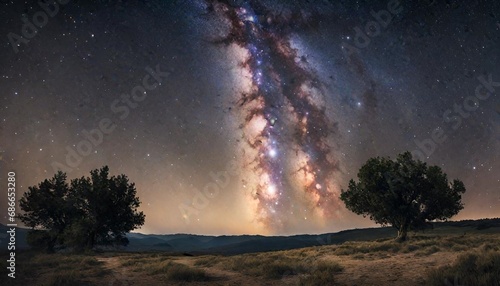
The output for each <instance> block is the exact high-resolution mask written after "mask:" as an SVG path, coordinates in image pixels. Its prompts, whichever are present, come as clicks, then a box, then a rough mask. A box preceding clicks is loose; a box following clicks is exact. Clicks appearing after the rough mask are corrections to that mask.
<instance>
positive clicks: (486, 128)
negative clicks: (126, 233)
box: [0, 0, 500, 235]
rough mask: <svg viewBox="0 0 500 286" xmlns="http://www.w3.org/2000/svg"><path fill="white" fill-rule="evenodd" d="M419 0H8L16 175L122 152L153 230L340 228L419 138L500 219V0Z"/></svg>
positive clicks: (6, 161)
mask: <svg viewBox="0 0 500 286" xmlns="http://www.w3.org/2000/svg"><path fill="white" fill-rule="evenodd" d="M411 2H412V3H405V2H403V1H401V2H398V1H395V0H389V1H341V0H340V1H327V0H323V1H284V0H281V1H278V0H248V1H236V0H235V1H228V0H219V1H216V0H208V1H207V0H188V1H167V0H164V1H160V0H153V1H68V0H64V1H63V0H61V1H60V3H59V4H57V8H56V6H54V5H48V6H45V7H42V6H43V5H42V6H40V5H39V4H38V3H37V2H36V1H31V0H26V1H1V3H0V7H1V9H0V19H1V26H0V32H1V33H0V34H1V35H2V37H3V38H2V39H3V40H2V41H1V45H0V170H1V172H2V174H0V179H1V181H0V183H1V184H2V185H5V187H3V188H2V189H6V178H7V172H8V171H15V172H16V174H17V176H16V178H17V181H18V190H17V197H18V198H20V197H21V194H22V192H24V191H26V190H27V188H28V186H32V185H35V184H37V183H39V182H40V181H42V180H43V179H45V178H49V177H52V176H53V174H54V173H55V172H56V171H57V170H58V169H60V170H63V171H66V172H67V173H68V177H69V178H76V177H80V176H84V175H88V173H89V171H90V170H91V169H95V168H99V167H102V166H103V165H109V167H110V170H111V173H112V174H116V175H118V174H121V173H123V174H126V175H127V176H128V177H129V178H130V180H131V181H133V182H135V183H136V187H137V190H138V196H139V197H140V199H141V201H142V206H141V210H142V211H144V213H145V214H146V223H145V225H144V226H143V227H142V228H141V229H140V230H139V231H141V232H145V233H177V232H186V233H198V234H243V233H252V234H254V233H258V234H266V235H269V234H295V233H324V232H331V231H339V230H342V229H348V228H355V227H366V226H373V225H374V224H373V223H372V222H371V221H369V220H368V219H363V218H362V217H360V216H356V215H354V214H352V213H350V212H349V211H347V210H346V209H345V207H344V205H343V203H342V202H341V201H340V200H339V198H338V196H339V194H340V191H341V189H345V188H346V187H347V182H348V180H349V179H351V178H355V176H356V174H357V170H358V169H359V168H360V167H361V165H362V164H363V163H364V162H365V161H366V160H367V159H368V158H370V157H374V156H390V157H391V158H394V157H395V156H396V155H397V154H398V153H401V152H404V151H407V150H408V151H412V153H413V154H414V156H415V157H417V158H418V159H421V160H424V161H426V162H428V163H429V164H432V165H438V166H440V167H442V168H443V170H444V171H445V172H446V173H447V174H448V175H449V179H455V178H458V179H461V180H463V181H464V183H465V186H466V188H467V192H466V194H465V195H464V197H463V201H464V203H465V208H464V210H463V211H462V212H461V213H460V214H459V215H457V216H456V217H454V219H476V218H483V217H500V179H499V177H500V176H499V170H500V157H499V154H500V128H499V123H500V101H499V99H498V96H497V93H496V92H500V57H499V55H500V53H499V51H500V2H499V1H495V0H491V1H465V0H464V1H451V0H448V1H430V0H425V1H424V0H423V1H411ZM47 13H48V14H50V15H47ZM23 19H24V20H23ZM33 23H34V24H33ZM35 24H38V25H39V26H36V25H35ZM34 29H36V32H35V31H34ZM6 202H7V196H6V195H5V196H0V204H1V205H2V206H6V205H7V203H6ZM0 209H3V207H2V208H0ZM6 215H7V214H6V211H5V214H2V216H1V217H2V220H1V221H0V222H1V223H6Z"/></svg>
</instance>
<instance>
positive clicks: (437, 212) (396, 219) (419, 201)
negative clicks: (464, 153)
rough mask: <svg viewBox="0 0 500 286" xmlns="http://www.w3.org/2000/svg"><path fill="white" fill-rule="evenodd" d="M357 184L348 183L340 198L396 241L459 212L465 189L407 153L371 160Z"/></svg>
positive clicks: (461, 183) (460, 182)
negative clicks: (385, 228)
mask: <svg viewBox="0 0 500 286" xmlns="http://www.w3.org/2000/svg"><path fill="white" fill-rule="evenodd" d="M358 180H359V182H358V183H356V182H355V181H354V180H352V179H351V180H350V182H349V188H348V189H347V191H344V190H342V194H341V195H340V199H341V200H342V201H344V203H345V205H346V207H347V208H348V209H349V210H351V211H353V212H354V213H356V214H360V215H363V216H365V217H366V216H369V217H370V219H371V220H373V221H375V222H376V223H379V224H382V225H392V226H393V227H395V228H397V229H398V236H397V239H398V240H400V241H404V240H406V239H407V233H408V231H409V230H414V229H418V228H421V227H422V225H425V224H426V223H427V222H428V221H432V220H446V219H448V218H450V217H452V216H454V215H456V214H457V213H458V212H459V211H460V210H462V209H463V204H462V202H461V199H462V194H463V193H465V186H464V184H463V182H462V181H459V180H453V182H452V183H450V182H448V179H447V176H446V174H445V173H443V171H442V170H441V168H439V167H437V166H427V164H426V163H423V162H422V161H419V160H414V159H413V158H412V155H411V153H410V152H405V153H403V154H400V155H398V157H397V159H396V160H395V161H392V160H390V159H388V158H380V157H376V158H371V159H369V160H368V161H367V162H366V163H365V164H364V165H363V166H362V167H361V169H360V170H359V173H358Z"/></svg>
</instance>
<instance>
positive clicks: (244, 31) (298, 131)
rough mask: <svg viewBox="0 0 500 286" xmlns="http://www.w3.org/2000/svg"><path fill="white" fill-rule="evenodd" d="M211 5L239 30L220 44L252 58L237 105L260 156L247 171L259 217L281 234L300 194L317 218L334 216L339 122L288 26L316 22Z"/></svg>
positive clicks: (251, 8) (258, 8)
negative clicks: (241, 50)
mask: <svg viewBox="0 0 500 286" xmlns="http://www.w3.org/2000/svg"><path fill="white" fill-rule="evenodd" d="M211 4H212V6H211V7H212V9H214V10H215V11H216V12H217V13H220V14H222V15H223V16H225V17H226V18H227V19H228V20H229V21H230V25H231V29H230V32H229V33H228V35H227V36H226V37H224V38H223V39H220V40H219V41H218V42H220V43H224V44H226V45H229V44H237V45H238V46H240V47H242V48H244V49H246V50H247V53H248V56H247V57H246V59H245V61H244V62H242V63H241V68H242V69H245V70H246V71H248V73H249V74H250V77H251V80H250V82H251V84H250V88H249V90H248V91H247V92H244V93H242V94H241V95H240V99H239V100H238V101H237V105H238V107H239V109H240V110H241V112H243V114H244V124H243V126H242V129H243V130H244V134H245V135H244V139H245V142H246V144H247V146H245V147H246V148H250V149H251V150H252V151H254V152H252V153H253V154H254V158H253V159H252V161H251V162H249V163H248V165H247V168H250V169H251V171H253V172H254V173H255V174H256V175H257V177H258V181H256V182H255V183H254V184H253V186H250V187H251V188H252V189H253V199H255V200H257V201H258V208H257V217H258V219H259V220H260V221H261V222H263V223H264V224H265V225H267V226H268V227H271V228H273V229H280V228H283V227H285V226H286V225H287V216H288V215H290V214H293V211H294V199H293V197H292V194H291V193H292V191H291V190H292V189H294V188H298V189H300V190H301V191H302V192H305V195H306V199H307V200H309V202H310V205H311V207H312V210H313V212H315V213H316V214H318V215H319V216H321V217H326V218H331V217H333V216H334V215H335V213H336V212H338V210H339V207H340V204H339V200H338V195H339V192H338V189H337V188H336V185H335V184H334V180H335V178H336V173H338V172H339V162H338V160H337V158H336V157H335V154H334V153H333V150H334V148H333V146H332V144H331V143H330V142H331V141H332V137H334V136H335V134H336V128H337V124H336V123H335V122H332V121H331V120H330V119H329V118H328V117H327V115H326V114H325V107H324V106H322V101H321V98H322V97H323V94H322V88H321V84H320V83H319V82H318V80H317V78H316V77H315V75H314V73H313V72H312V71H309V70H308V69H307V62H306V61H303V60H301V59H300V57H299V56H298V54H297V51H296V50H295V49H294V48H292V45H291V43H290V34H289V30H288V29H286V28H284V26H286V24H289V23H291V22H293V23H294V24H295V25H301V24H307V23H308V21H310V20H309V19H308V17H307V16H306V15H303V14H301V13H300V11H298V12H290V13H289V14H287V15H277V14H275V13H273V12H271V11H268V10H266V9H265V8H264V7H263V6H260V5H258V4H257V3H253V4H249V3H244V4H243V5H240V6H231V5H229V4H227V3H223V2H215V3H211ZM333 139H334V138H333ZM290 166H291V167H292V168H291V172H289V171H288V170H289V169H290V168H289V167H290ZM304 219H307V216H306V217H304Z"/></svg>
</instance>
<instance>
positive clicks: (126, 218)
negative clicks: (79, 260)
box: [19, 166, 145, 249]
mask: <svg viewBox="0 0 500 286" xmlns="http://www.w3.org/2000/svg"><path fill="white" fill-rule="evenodd" d="M136 193H137V192H136V189H135V184H134V183H130V182H129V180H128V178H127V176H125V175H119V176H112V177H109V168H108V167H107V166H105V167H103V168H101V169H96V170H93V171H91V172H90V177H81V178H78V179H74V180H72V181H71V183H70V185H68V184H67V183H66V174H65V173H62V172H58V173H57V174H56V175H55V176H54V178H52V179H50V180H45V181H43V182H42V183H40V184H39V185H38V186H34V187H30V188H29V190H28V192H26V193H25V194H24V195H23V197H22V198H21V201H20V207H21V209H22V210H23V211H24V214H20V215H19V218H20V219H21V221H23V223H25V224H26V225H27V226H29V227H32V228H33V230H34V231H32V232H31V234H30V235H31V236H33V237H32V239H30V241H31V242H32V243H33V244H38V245H39V246H43V247H44V248H48V249H52V248H53V247H54V246H55V245H61V246H72V247H75V248H77V249H82V248H90V249H91V248H93V247H94V246H95V245H127V244H128V240H127V238H126V236H125V234H126V233H127V232H129V231H131V230H133V229H135V228H138V227H140V226H141V225H143V224H144V219H145V215H144V214H143V212H139V211H138V210H137V209H138V207H139V206H140V201H139V198H138V197H137V196H136ZM35 229H43V230H45V231H46V232H44V233H40V232H39V231H35Z"/></svg>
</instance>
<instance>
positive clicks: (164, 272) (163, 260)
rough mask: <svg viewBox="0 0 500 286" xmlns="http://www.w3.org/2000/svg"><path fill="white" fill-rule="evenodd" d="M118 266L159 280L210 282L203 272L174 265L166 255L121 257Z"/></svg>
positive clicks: (177, 264) (151, 254) (181, 265)
mask: <svg viewBox="0 0 500 286" xmlns="http://www.w3.org/2000/svg"><path fill="white" fill-rule="evenodd" d="M120 264H121V266H123V267H129V268H130V269H131V270H132V271H136V272H145V273H147V274H148V275H158V276H159V279H161V280H168V281H184V282H193V281H209V280H211V277H210V276H209V275H207V273H206V272H205V271H204V270H202V269H198V268H192V267H189V266H186V265H183V264H179V263H175V262H173V260H172V257H171V256H168V255H167V254H159V253H150V254H141V255H131V256H121V257H120Z"/></svg>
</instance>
